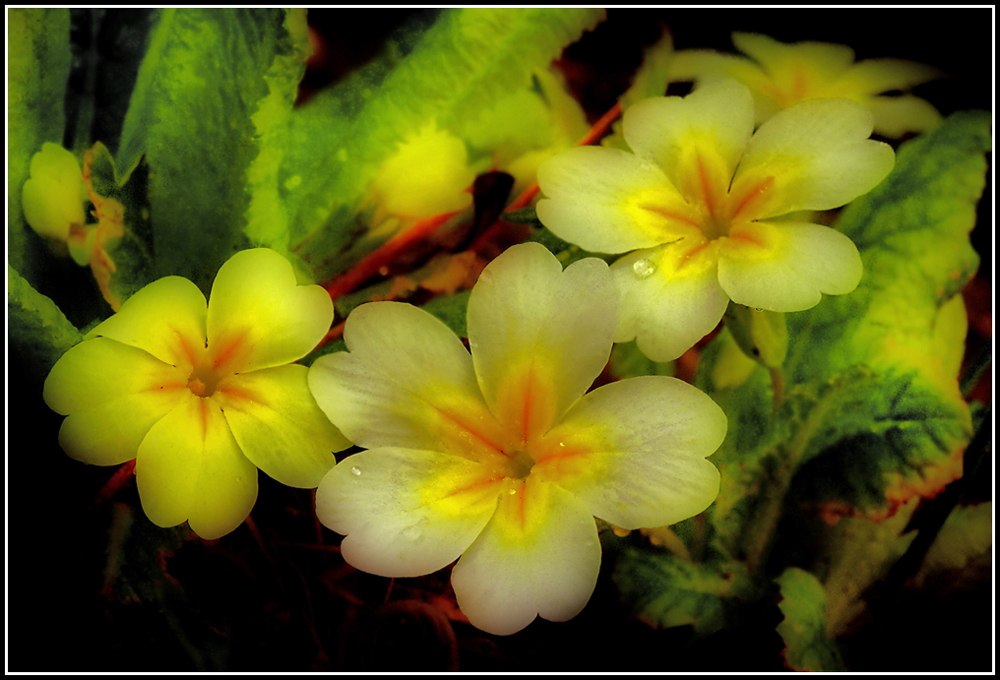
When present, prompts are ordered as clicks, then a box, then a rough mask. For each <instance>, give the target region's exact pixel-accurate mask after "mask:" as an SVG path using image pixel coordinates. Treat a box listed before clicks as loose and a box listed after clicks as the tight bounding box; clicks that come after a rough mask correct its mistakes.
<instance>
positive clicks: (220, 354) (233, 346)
mask: <svg viewBox="0 0 1000 680" xmlns="http://www.w3.org/2000/svg"><path fill="white" fill-rule="evenodd" d="M244 340H246V333H241V334H240V335H238V336H236V338H235V339H233V340H231V341H229V342H228V343H226V344H224V345H223V346H222V348H220V349H219V350H218V351H217V352H215V360H214V361H213V362H212V367H213V368H219V367H220V366H222V365H224V364H226V363H228V362H229V361H232V359H233V357H234V356H236V350H237V349H239V347H240V345H242V344H243V341H244Z"/></svg>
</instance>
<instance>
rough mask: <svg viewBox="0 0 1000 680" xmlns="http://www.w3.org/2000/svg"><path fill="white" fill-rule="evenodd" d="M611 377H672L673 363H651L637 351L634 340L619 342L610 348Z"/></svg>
mask: <svg viewBox="0 0 1000 680" xmlns="http://www.w3.org/2000/svg"><path fill="white" fill-rule="evenodd" d="M611 375H613V376H615V377H616V378H619V379H625V378H634V377H637V376H640V375H666V376H673V375H674V362H672V361H666V362H659V361H652V360H650V359H648V358H647V357H646V355H645V354H643V353H642V352H640V351H639V347H638V346H637V345H636V343H635V340H633V341H631V342H619V343H615V345H614V346H613V347H612V348H611Z"/></svg>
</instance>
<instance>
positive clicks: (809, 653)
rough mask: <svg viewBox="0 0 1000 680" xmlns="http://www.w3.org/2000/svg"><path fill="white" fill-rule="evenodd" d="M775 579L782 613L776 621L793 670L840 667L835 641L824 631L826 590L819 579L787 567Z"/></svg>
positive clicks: (806, 572) (822, 669)
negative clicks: (781, 617) (782, 615)
mask: <svg viewBox="0 0 1000 680" xmlns="http://www.w3.org/2000/svg"><path fill="white" fill-rule="evenodd" d="M776 581H777V583H778V586H779V587H780V588H781V601H780V602H779V603H778V608H779V609H780V610H781V613H782V614H784V615H785V619H784V620H783V621H782V622H781V623H779V624H778V633H779V634H780V635H781V638H782V639H783V640H784V641H785V649H784V652H783V654H784V656H785V663H786V664H787V665H788V666H789V667H790V668H792V669H793V670H797V671H840V670H844V662H843V660H842V659H841V657H840V650H839V649H837V643H836V642H834V641H833V640H831V639H830V638H828V637H827V635H826V593H825V592H823V586H822V585H821V584H820V582H819V580H818V579H817V578H816V577H815V576H813V575H812V574H810V573H809V572H808V571H803V570H802V569H798V568H795V567H791V568H789V569H786V570H785V571H784V572H783V573H782V574H781V576H779V577H778V578H777V579H776Z"/></svg>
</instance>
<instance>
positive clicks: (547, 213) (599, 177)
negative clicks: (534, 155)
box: [536, 146, 695, 253]
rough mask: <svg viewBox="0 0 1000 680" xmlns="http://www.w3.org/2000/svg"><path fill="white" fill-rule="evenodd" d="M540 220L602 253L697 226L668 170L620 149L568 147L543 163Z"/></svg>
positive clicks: (644, 244) (645, 243) (660, 240)
mask: <svg viewBox="0 0 1000 680" xmlns="http://www.w3.org/2000/svg"><path fill="white" fill-rule="evenodd" d="M538 186H539V187H540V188H541V190H542V193H543V194H544V195H545V198H542V199H541V200H540V201H538V205H537V207H536V210H537V212H538V219H539V220H541V222H542V224H544V225H545V226H546V227H548V228H549V230H551V231H552V233H553V234H555V235H556V236H558V237H559V238H561V239H564V240H566V241H569V242H570V243H575V244H577V245H579V246H580V247H581V248H583V249H585V250H588V251H592V252H597V253H623V252H626V251H628V250H632V249H634V248H649V247H652V246H655V245H658V244H660V243H663V242H664V241H666V240H669V239H670V238H671V237H674V238H676V237H677V236H678V235H683V234H685V233H687V232H689V231H690V230H691V229H693V228H695V224H694V222H693V218H692V216H691V210H690V208H689V207H688V206H687V204H686V203H685V201H684V199H683V197H682V196H681V195H680V194H679V193H678V192H677V189H675V188H674V187H673V186H672V185H671V184H670V180H668V179H667V176H666V175H665V174H664V173H663V171H662V170H661V169H660V168H659V167H658V166H657V165H656V164H655V163H652V162H650V161H644V160H642V159H640V158H638V157H637V156H636V155H635V154H631V153H628V152H627V151H622V150H620V149H606V148H603V147H593V146H583V147H575V148H572V149H567V150H565V151H562V152H561V153H558V154H556V155H555V156H552V157H551V158H549V159H548V160H546V161H545V162H543V163H542V164H541V165H540V166H538Z"/></svg>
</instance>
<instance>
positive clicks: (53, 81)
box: [7, 8, 71, 284]
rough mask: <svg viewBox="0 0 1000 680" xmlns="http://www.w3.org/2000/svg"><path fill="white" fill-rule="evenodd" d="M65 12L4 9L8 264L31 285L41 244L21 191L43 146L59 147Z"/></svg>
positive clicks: (66, 50)
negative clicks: (26, 213)
mask: <svg viewBox="0 0 1000 680" xmlns="http://www.w3.org/2000/svg"><path fill="white" fill-rule="evenodd" d="M70 60H71V54H70V39H69V10H67V9H34V8H21V9H13V8H8V9H7V263H8V264H9V265H10V266H13V267H14V268H15V269H16V270H17V271H18V272H20V273H21V274H22V275H23V276H25V277H26V278H27V279H28V280H30V281H33V282H34V283H35V284H37V283H38V281H36V280H35V271H34V270H35V265H36V263H37V251H38V250H39V249H40V248H41V247H42V241H41V239H40V238H38V237H37V236H36V235H35V234H34V232H32V231H31V229H30V228H29V227H28V224H27V222H25V220H24V215H23V213H22V212H21V187H22V186H23V185H24V183H25V181H27V179H28V176H29V169H30V167H31V157H32V156H33V155H34V154H35V153H36V152H38V151H40V150H41V148H42V143H44V142H53V143H55V144H59V145H62V142H63V133H64V131H65V113H64V100H65V97H66V81H67V78H68V77H69V70H70Z"/></svg>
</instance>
